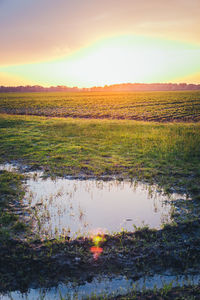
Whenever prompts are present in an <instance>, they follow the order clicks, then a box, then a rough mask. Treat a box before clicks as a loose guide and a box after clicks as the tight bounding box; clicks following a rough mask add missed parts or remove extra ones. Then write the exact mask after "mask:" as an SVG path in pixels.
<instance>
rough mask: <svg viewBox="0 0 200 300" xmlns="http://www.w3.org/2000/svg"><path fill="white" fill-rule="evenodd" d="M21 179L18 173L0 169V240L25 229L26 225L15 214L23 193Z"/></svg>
mask: <svg viewBox="0 0 200 300" xmlns="http://www.w3.org/2000/svg"><path fill="white" fill-rule="evenodd" d="M22 180H23V176H22V175H20V174H16V173H11V172H6V171H0V195H1V198H0V241H5V240H7V239H9V238H11V237H12V236H14V235H16V234H19V233H22V232H25V231H26V230H27V225H26V224H25V223H24V222H23V221H22V220H20V218H19V216H18V215H16V214H15V208H16V206H17V204H18V205H19V204H20V203H21V200H22V197H23V195H24V191H23V187H22ZM13 203H15V206H13ZM16 203H17V204H16Z"/></svg>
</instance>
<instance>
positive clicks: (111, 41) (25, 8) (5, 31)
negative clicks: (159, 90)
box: [0, 0, 200, 87]
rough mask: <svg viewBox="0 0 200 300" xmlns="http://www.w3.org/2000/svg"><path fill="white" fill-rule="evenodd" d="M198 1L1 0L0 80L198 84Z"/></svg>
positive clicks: (87, 84)
mask: <svg viewBox="0 0 200 300" xmlns="http://www.w3.org/2000/svg"><path fill="white" fill-rule="evenodd" d="M199 15H200V0H191V1H188V0H168V1H166V0H159V1H158V0H137V1H136V0H100V1H99V0H98V1H97V0H56V1H55V0H42V1H41V0H0V85H28V84H31V85H34V84H39V85H43V86H51V85H67V86H79V87H84V86H85V87H90V86H94V85H105V84H114V83H125V82H146V83H150V82H187V83H200V18H199Z"/></svg>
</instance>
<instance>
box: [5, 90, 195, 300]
mask: <svg viewBox="0 0 200 300" xmlns="http://www.w3.org/2000/svg"><path fill="white" fill-rule="evenodd" d="M0 112H1V114H0V163H5V162H19V163H21V164H23V165H24V164H25V165H27V166H29V170H31V169H32V170H38V169H43V170H44V171H45V173H46V174H47V175H51V176H57V175H58V176H64V175H72V176H75V177H80V176H84V177H85V178H87V177H95V178H100V177H101V178H102V177H104V178H111V177H114V176H116V177H118V178H119V179H124V178H129V179H132V178H133V179H134V178H137V179H139V180H143V181H144V180H145V181H148V182H149V183H157V184H159V186H161V187H163V188H164V189H165V190H166V191H167V192H175V191H177V192H180V193H181V192H183V193H188V194H189V195H190V196H191V197H192V199H191V200H188V201H184V203H183V201H182V202H180V203H179V205H180V206H179V207H180V209H181V211H184V212H185V214H183V218H182V219H181V218H180V216H178V217H176V216H175V214H176V211H174V217H175V219H174V220H175V221H174V222H173V223H172V224H170V225H165V226H164V227H163V229H162V230H158V231H157V230H148V229H147V228H142V229H138V231H136V232H135V233H127V232H122V233H119V234H116V235H114V236H106V241H105V242H104V243H103V248H104V252H103V254H102V256H101V257H100V259H99V261H98V262H95V264H94V261H93V260H92V259H91V253H90V251H89V249H90V247H91V243H92V241H91V240H82V239H80V240H74V241H71V240H70V241H68V240H67V239H66V240H65V238H63V239H61V240H57V239H54V240H51V241H49V240H45V241H43V240H41V239H39V238H38V237H37V239H36V240H35V239H34V237H33V236H32V235H31V234H30V237H29V238H28V239H27V240H23V241H22V240H20V239H19V238H17V237H20V236H26V234H27V235H28V236H29V232H30V230H31V229H30V227H29V224H28V223H27V224H26V223H25V222H23V220H21V219H20V218H19V217H18V216H17V215H16V214H15V212H16V211H15V209H16V203H18V205H19V207H18V208H20V209H22V210H23V207H22V203H21V200H22V198H23V195H24V190H23V189H24V187H23V183H24V179H25V177H24V176H21V175H19V174H15V173H11V172H6V171H0V194H1V201H0V282H1V286H0V292H5V291H8V290H16V289H19V290H23V291H24V290H25V291H26V290H28V288H29V287H30V286H31V285H32V283H33V282H34V283H35V286H45V283H46V284H47V286H48V285H49V286H50V285H51V284H52V285H53V284H57V282H62V281H66V277H68V276H69V274H71V275H70V276H71V278H75V281H77V282H78V280H83V281H85V280H87V278H93V277H94V276H95V275H94V274H97V273H98V274H101V273H104V274H105V273H106V272H107V273H108V274H111V273H116V274H119V273H120V272H121V274H125V275H126V276H130V277H131V278H132V276H133V274H134V276H136V278H140V277H141V276H144V274H148V272H151V273H156V272H159V271H160V272H161V273H162V272H164V271H166V270H168V269H169V268H171V269H173V270H175V271H176V272H180V273H181V272H187V271H188V270H189V271H191V270H192V272H193V271H195V272H197V271H198V270H199V261H200V247H199V245H200V243H199V237H200V221H199V219H200V218H199V217H200V206H199V200H200V123H199V122H198V121H200V92H154V93H121V94H119V93H115V94H109V93H106V94H105V93H87V94H86V93H84V94H83V93H74V94H67V93H50V94H47V93H46V94H45V93H35V94H22V93H21V94H16V93H9V94H0ZM30 114H31V115H30ZM34 114H35V115H39V116H34ZM46 116H48V117H46ZM52 116H56V117H57V118H53V117H52ZM61 116H62V117H65V118H61ZM50 117H51V118H50ZM58 117H60V118H58ZM66 117H68V118H66ZM72 117H73V118H72ZM121 119H122V120H121ZM134 119H137V120H140V121H137V120H134ZM144 120H148V121H151V122H144ZM154 121H158V122H154ZM166 121H173V122H166ZM185 216H186V217H185ZM77 257H79V258H80V261H79V262H77V261H76V262H75V260H76V258H77ZM135 258H137V259H135ZM66 261H67V263H68V265H67V268H66V264H65V262H66ZM87 276H88V277H87ZM70 280H71V279H70ZM164 292H166V295H164V296H163V295H161V293H162V291H161V292H158V291H156V292H152V293H151V292H149V293H147V294H144V295H142V294H137V295H136V297H137V298H138V299H140V298H139V297H140V296H141V299H146V298H148V299H177V297H179V296H180V297H179V298H181V297H182V296H183V295H184V296H185V295H186V296H187V295H188V298H187V297H186V298H185V299H190V296H191V299H195V297H196V296H197V299H198V296H199V287H198V288H197V289H195V288H194V287H190V288H189V289H188V290H184V289H181V290H177V289H176V290H167V291H166V290H164ZM128 296H129V295H127V299H128ZM130 296H132V295H130ZM133 296H135V295H133ZM165 296H166V297H165ZM184 296H183V297H184ZM193 296H194V298H192V297H193ZM151 297H152V298H151ZM156 297H157V298H156ZM179 298H178V299H179ZM119 299H120V297H119ZM181 299H184V298H181Z"/></svg>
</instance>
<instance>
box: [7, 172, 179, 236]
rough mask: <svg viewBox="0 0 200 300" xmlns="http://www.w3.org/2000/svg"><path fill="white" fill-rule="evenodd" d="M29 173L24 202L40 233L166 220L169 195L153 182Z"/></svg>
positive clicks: (107, 228) (116, 228) (156, 225)
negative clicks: (82, 178) (50, 176)
mask: <svg viewBox="0 0 200 300" xmlns="http://www.w3.org/2000/svg"><path fill="white" fill-rule="evenodd" d="M4 168H5V166H4ZM31 175H32V176H31V177H30V178H29V179H28V180H27V191H26V195H25V197H24V202H25V203H26V204H29V205H30V206H31V207H32V211H33V214H34V215H35V217H36V219H37V220H38V221H39V222H38V221H37V222H35V225H36V227H37V230H38V229H39V230H40V233H42V234H48V235H51V236H54V235H55V234H62V233H64V234H68V235H70V236H71V237H73V236H77V235H79V234H84V233H85V234H87V233H88V232H90V231H92V230H94V229H96V228H101V229H103V230H104V232H109V233H112V232H116V231H121V229H122V228H123V229H125V230H129V231H133V230H134V226H133V225H136V226H143V225H149V227H151V228H159V227H160V226H161V224H162V223H163V222H167V221H169V220H170V217H169V216H170V210H171V205H170V203H169V202H168V203H167V202H166V201H167V200H169V198H168V197H167V196H164V195H163V194H162V193H161V192H158V191H157V190H156V188H157V187H156V186H149V185H147V184H143V183H138V182H136V181H135V182H132V183H130V182H127V181H124V182H121V181H117V180H112V181H102V180H100V181H96V180H72V179H65V178H57V179H56V180H52V179H51V178H47V179H43V178H41V177H40V176H41V175H42V173H41V172H40V173H37V174H36V173H35V175H37V176H34V173H31ZM177 197H178V195H174V198H177ZM179 197H183V196H179Z"/></svg>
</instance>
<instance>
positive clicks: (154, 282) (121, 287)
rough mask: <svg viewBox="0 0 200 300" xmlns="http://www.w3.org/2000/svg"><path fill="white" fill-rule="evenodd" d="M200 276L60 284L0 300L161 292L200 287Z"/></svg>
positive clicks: (119, 277)
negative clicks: (184, 287) (183, 287)
mask: <svg viewBox="0 0 200 300" xmlns="http://www.w3.org/2000/svg"><path fill="white" fill-rule="evenodd" d="M199 283H200V275H177V276H173V275H158V274H155V275H154V276H147V277H145V278H141V279H139V280H137V281H133V280H130V279H127V278H126V277H124V276H117V277H113V278H108V277H106V276H105V277H97V278H94V279H93V280H92V282H90V283H89V282H86V283H84V284H81V285H78V284H77V283H75V282H74V283H67V284H60V285H59V286H58V287H52V288H49V289H30V290H29V291H28V292H27V293H20V292H18V291H15V292H10V293H9V294H5V295H0V300H9V299H15V300H20V299H29V300H39V299H40V300H41V299H43V300H45V299H48V300H51V299H84V298H87V297H91V296H94V295H95V296H100V295H101V296H103V295H104V296H105V295H106V296H113V297H114V296H117V295H125V294H126V293H128V292H130V291H132V290H133V289H134V290H135V291H144V290H154V289H155V288H156V289H161V288H162V287H164V286H166V285H171V286H173V287H177V286H178V287H180V286H189V285H198V284H199Z"/></svg>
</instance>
